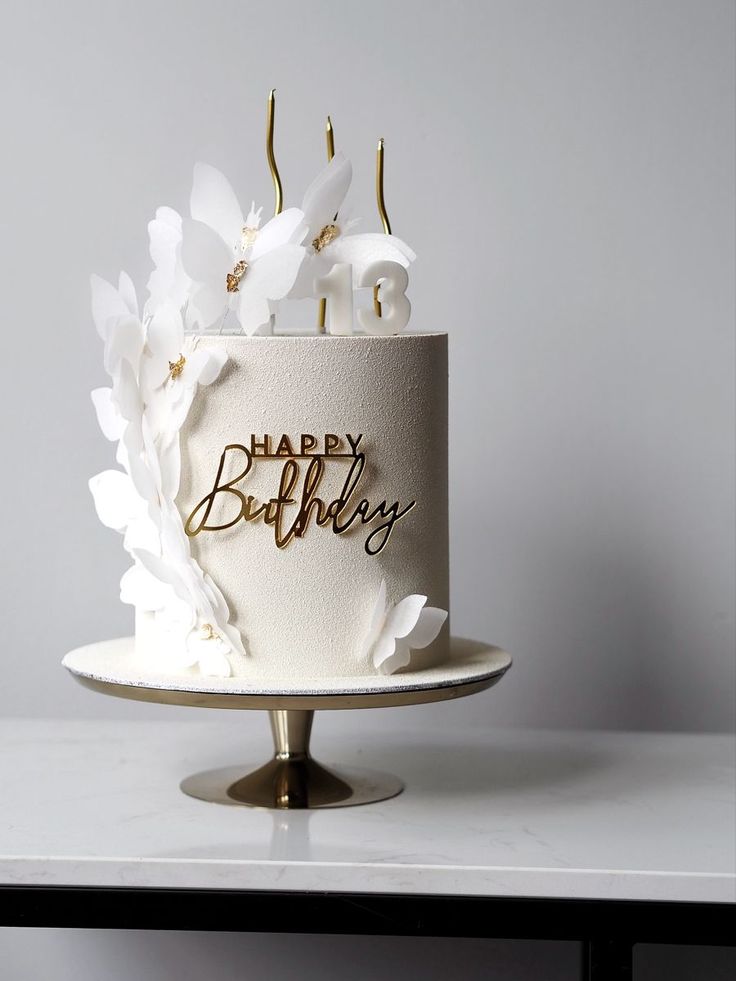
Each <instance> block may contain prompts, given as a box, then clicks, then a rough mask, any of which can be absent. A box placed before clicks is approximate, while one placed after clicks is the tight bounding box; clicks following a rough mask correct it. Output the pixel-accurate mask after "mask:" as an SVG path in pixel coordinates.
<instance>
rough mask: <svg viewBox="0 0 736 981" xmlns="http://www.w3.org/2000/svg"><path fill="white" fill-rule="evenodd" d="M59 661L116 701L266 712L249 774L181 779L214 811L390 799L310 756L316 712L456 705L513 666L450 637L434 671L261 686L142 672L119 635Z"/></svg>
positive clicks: (390, 788)
mask: <svg viewBox="0 0 736 981" xmlns="http://www.w3.org/2000/svg"><path fill="white" fill-rule="evenodd" d="M62 664H63V665H64V667H65V668H67V669H68V670H69V671H70V673H71V674H72V675H73V677H74V678H75V679H76V680H77V681H78V682H79V683H80V684H82V685H84V687H85V688H91V689H92V690H93V691H97V692H102V693H103V694H105V695H115V696H116V697H118V698H128V699H134V700H136V701H142V702H158V703H161V704H165V705H192V706H200V707H202V708H228V709H259V710H265V711H267V712H268V714H269V718H270V722H271V732H272V734H273V741H274V756H273V758H272V759H271V760H269V761H268V762H267V763H265V764H264V765H263V766H260V767H258V769H256V770H253V771H251V772H249V771H248V769H247V768H246V767H244V766H231V767H225V768H222V769H217V770H208V771H205V772H203V773H196V774H194V775H192V776H190V777H187V778H186V779H185V780H183V781H182V783H181V785H180V786H181V789H182V790H183V791H184V793H185V794H188V795H189V796H190V797H197V798H199V799H200V800H206V801H212V802H215V803H218V804H231V805H245V806H248V807H266V808H275V809H279V810H285V809H304V808H310V809H311V808H325V807H350V806H353V805H356V804H368V803H370V802H372V801H380V800H387V799H388V798H390V797H395V796H396V795H397V794H400V793H401V791H402V790H403V789H404V784H403V783H402V781H401V780H400V779H399V778H398V777H396V776H393V775H392V774H388V773H379V772H376V771H373V770H365V769H357V768H353V769H347V768H342V767H341V768H340V769H339V770H337V769H333V768H331V767H326V766H323V765H322V764H321V763H318V762H317V761H316V760H315V759H314V758H313V757H312V756H311V755H310V752H309V741H310V735H311V731H312V724H313V721H314V713H315V711H317V710H323V709H358V708H361V709H362V708H388V707H393V706H398V705H420V704H426V703H428V702H440V701H444V700H446V699H452V698H463V697H464V696H466V695H473V694H475V692H479V691H484V690H485V689H486V688H491V687H492V686H493V685H495V684H497V682H499V681H500V680H501V678H502V677H503V675H504V674H505V673H506V671H508V669H509V667H510V666H511V657H510V656H509V655H508V654H507V653H506V652H505V651H502V650H501V649H500V648H498V647H492V646H490V645H489V644H484V643H481V642H478V641H472V640H465V639H463V638H459V637H453V638H452V639H451V641H450V658H449V660H448V661H447V662H446V663H444V664H443V665H441V666H440V667H434V668H427V669H424V670H418V671H412V672H410V673H407V674H399V675H388V676H385V677H384V676H379V677H370V678H343V679H329V680H327V679H314V681H313V682H311V683H309V682H304V681H301V682H300V683H299V684H298V685H296V684H293V683H291V682H288V681H285V682H283V683H282V684H275V683H274V684H272V685H270V686H268V687H265V686H263V685H256V684H255V683H253V682H251V683H249V682H248V681H247V680H245V679H242V678H217V679H214V678H200V677H194V676H192V677H176V678H172V677H171V676H164V675H154V674H150V673H148V672H146V673H144V672H142V671H141V669H140V665H139V664H136V661H135V657H134V640H133V638H132V637H125V638H121V639H118V640H110V641H102V642H100V643H98V644H90V645H88V646H87V647H80V648H77V649H76V650H74V651H71V652H70V653H69V654H67V655H66V657H65V658H64V660H63V661H62Z"/></svg>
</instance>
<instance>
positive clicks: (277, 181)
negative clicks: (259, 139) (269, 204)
mask: <svg viewBox="0 0 736 981" xmlns="http://www.w3.org/2000/svg"><path fill="white" fill-rule="evenodd" d="M275 114H276V89H271V91H270V92H269V95H268V118H267V120H266V157H267V159H268V169H269V170H270V171H271V179H272V180H273V192H274V197H275V201H274V206H273V213H274V214H275V215H278V214H280V213H281V209H282V208H283V206H284V193H283V189H282V187H281V178H280V177H279V169H278V167H277V166H276V157H275V156H274V152H273V127H274V117H275Z"/></svg>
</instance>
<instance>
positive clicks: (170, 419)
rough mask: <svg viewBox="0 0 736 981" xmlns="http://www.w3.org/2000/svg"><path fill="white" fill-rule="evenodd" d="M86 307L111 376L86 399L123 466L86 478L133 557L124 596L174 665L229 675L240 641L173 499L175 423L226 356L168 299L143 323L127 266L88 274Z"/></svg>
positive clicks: (176, 468)
mask: <svg viewBox="0 0 736 981" xmlns="http://www.w3.org/2000/svg"><path fill="white" fill-rule="evenodd" d="M92 309H93V315H94V319H95V324H96V326H97V330H98V332H99V333H100V336H101V337H102V338H103V340H104V342H105V368H106V370H107V372H108V374H109V375H110V377H111V379H112V386H111V387H110V388H100V389H96V390H95V391H94V392H93V393H92V402H93V404H94V406H95V410H96V412H97V418H98V421H99V424H100V428H101V429H102V432H103V433H104V435H105V436H106V437H107V438H108V439H109V440H111V441H113V442H117V443H118V448H117V453H116V459H117V462H118V463H119V464H120V466H121V468H122V469H120V470H106V471H104V472H103V473H100V474H97V476H95V477H93V478H92V479H91V480H90V482H89V485H90V490H91V491H92V495H93V497H94V501H95V507H96V509H97V513H98V516H99V517H100V520H101V521H102V523H103V524H105V525H106V526H107V527H109V528H113V529H115V530H116V531H119V532H121V533H122V534H123V535H124V539H123V544H124V547H125V549H126V551H128V552H129V553H130V554H131V555H132V556H133V558H134V559H135V564H134V566H133V567H132V568H131V569H129V570H128V571H127V572H126V573H125V575H124V576H123V578H122V581H121V584H120V590H121V592H120V595H121V599H122V600H123V601H124V602H126V603H132V604H133V605H134V606H136V608H137V609H139V610H142V611H148V612H151V613H153V614H154V616H155V617H156V622H157V625H158V626H159V627H160V628H161V634H162V637H163V644H162V646H163V651H162V653H163V654H164V655H165V656H167V657H168V663H169V666H170V667H171V668H172V669H173V670H176V669H181V668H189V667H193V666H195V665H196V666H198V668H199V671H200V672H201V673H203V674H212V675H216V676H227V675H229V674H230V673H231V670H232V666H231V663H230V659H231V658H233V657H235V656H237V655H241V656H243V655H245V650H244V648H243V643H242V640H241V638H240V634H239V633H238V631H237V630H236V629H235V627H234V626H233V625H232V624H230V623H229V611H228V608H227V604H226V602H225V599H224V597H223V596H222V593H221V592H220V591H219V589H218V588H217V586H216V585H215V583H214V582H213V581H212V579H211V578H210V577H209V576H208V575H206V574H205V573H204V572H203V571H202V569H201V568H200V566H199V565H198V564H197V562H196V561H195V559H194V558H193V556H192V555H191V552H190V546H189V539H188V538H187V535H186V533H185V531H184V527H183V524H182V520H181V516H180V514H179V512H178V510H177V508H176V506H175V504H174V498H175V497H176V493H177V491H178V487H179V479H180V456H179V429H180V428H181V426H182V425H183V423H184V420H185V419H186V415H187V412H188V411H189V408H190V406H191V403H192V400H193V398H194V393H195V391H196V388H197V386H198V385H202V384H209V383H211V382H213V381H214V380H215V379H216V378H217V376H218V374H219V373H220V370H221V369H222V367H223V364H224V362H225V356H224V355H223V354H222V353H221V352H214V351H212V352H210V351H204V350H197V348H196V339H190V340H188V341H187V340H186V339H185V337H184V328H183V324H182V319H181V312H180V311H179V310H178V309H177V308H176V307H174V306H172V305H171V304H167V303H164V304H162V305H161V306H160V307H159V308H158V310H157V312H156V314H155V315H154V316H153V317H148V318H147V319H146V321H145V323H142V322H141V320H140V319H139V317H138V304H137V301H136V298H135V290H134V289H133V286H132V283H131V282H130V279H129V278H128V277H127V276H125V275H124V274H123V275H121V277H120V284H119V286H118V288H117V289H116V288H115V287H114V286H112V285H111V284H110V283H107V282H105V281H104V280H102V279H99V277H96V276H94V277H92ZM170 362H171V363H170Z"/></svg>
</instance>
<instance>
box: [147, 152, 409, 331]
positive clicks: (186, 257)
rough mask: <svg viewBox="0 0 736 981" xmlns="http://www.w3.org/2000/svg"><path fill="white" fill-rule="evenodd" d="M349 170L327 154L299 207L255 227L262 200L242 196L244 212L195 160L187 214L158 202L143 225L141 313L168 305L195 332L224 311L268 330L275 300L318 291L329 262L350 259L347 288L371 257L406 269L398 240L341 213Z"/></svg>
mask: <svg viewBox="0 0 736 981" xmlns="http://www.w3.org/2000/svg"><path fill="white" fill-rule="evenodd" d="M351 179H352V166H351V164H350V161H349V160H347V159H346V158H345V156H344V155H343V154H342V153H337V154H335V156H334V157H333V158H332V160H331V161H330V163H329V164H328V165H327V166H326V167H325V168H324V170H323V171H322V173H320V174H319V176H318V177H317V178H316V179H315V180H314V181H313V182H312V184H311V185H310V186H309V188H308V189H307V192H306V194H305V195H304V200H303V201H302V204H301V207H300V208H287V209H286V210H284V211H282V212H281V213H280V214H277V215H275V216H274V217H273V218H271V219H269V221H267V222H266V223H265V224H264V225H263V226H261V212H262V210H263V209H262V208H259V209H258V210H256V208H255V205H251V208H250V210H249V212H248V214H247V215H245V216H244V215H243V211H242V209H241V207H240V204H239V203H238V199H237V197H236V195H235V192H234V191H233V188H232V187H231V185H230V183H229V181H228V180H227V178H226V177H225V176H224V175H223V174H222V173H220V171H219V170H217V169H216V168H215V167H211V166H210V165H208V164H203V163H198V164H197V165H196V166H195V168H194V184H193V187H192V195H191V207H190V211H191V217H190V218H183V219H182V218H181V216H180V215H179V214H178V213H177V212H176V211H174V210H173V209H171V208H159V209H158V210H157V212H156V217H155V219H154V220H153V221H152V222H151V223H150V224H149V226H148V228H149V236H150V249H151V257H152V259H153V262H154V266H155V268H154V271H153V273H152V275H151V278H150V280H149V283H148V288H149V292H150V300H149V304H148V305H147V312H149V313H153V312H154V311H155V310H156V309H158V308H159V307H160V306H161V305H162V304H172V305H173V306H174V307H176V308H178V309H179V310H181V311H182V315H183V318H184V325H185V327H186V328H187V329H188V330H193V331H196V332H197V333H205V332H208V331H218V330H222V329H223V328H224V327H225V325H226V323H227V321H228V319H229V318H230V319H232V318H235V320H236V321H237V324H238V325H239V327H240V329H241V330H242V331H244V332H245V333H247V334H255V333H268V332H271V330H272V325H273V315H274V314H275V312H276V309H277V306H278V303H279V301H281V300H285V299H303V298H307V297H318V296H321V295H324V293H323V292H320V289H319V287H318V285H317V284H318V282H319V281H320V280H322V279H323V278H324V277H325V276H327V275H328V274H329V272H330V270H331V269H332V268H333V266H335V265H339V266H341V267H343V268H344V267H345V266H350V267H351V269H352V288H353V289H357V288H358V287H359V286H363V285H365V280H366V274H367V273H368V272H369V271H370V269H371V268H372V267H375V268H379V267H377V266H376V264H377V263H381V264H385V263H387V262H388V263H396V264H397V265H398V266H400V267H402V269H406V268H407V267H408V266H409V264H410V263H411V262H413V260H414V259H415V258H416V256H415V254H414V252H413V251H412V250H411V249H410V248H409V246H408V245H406V243H405V242H402V241H401V239H399V238H397V237H396V236H394V235H390V234H383V233H379V232H356V231H355V225H356V224H357V222H356V221H354V220H349V221H344V222H343V221H341V219H340V211H341V209H342V207H343V203H344V200H345V196H346V194H347V192H348V189H349V187H350V181H351ZM398 272H400V273H401V272H402V270H401V269H399V270H398Z"/></svg>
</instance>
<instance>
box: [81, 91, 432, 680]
mask: <svg viewBox="0 0 736 981" xmlns="http://www.w3.org/2000/svg"><path fill="white" fill-rule="evenodd" d="M269 113H270V115H269V119H270V123H269V127H268V133H269V140H271V141H272V137H273V125H272V124H273V93H271V96H270V99H269ZM327 136H328V140H327V144H328V152H329V155H330V157H331V159H330V162H329V163H328V165H327V166H326V167H325V168H324V170H323V171H322V172H321V173H320V174H319V175H318V176H317V178H316V179H315V180H314V181H313V182H312V184H311V185H310V186H309V188H308V189H307V191H306V192H305V194H304V197H303V199H302V202H301V205H300V207H290V208H286V209H285V210H283V208H282V195H281V186H280V182H279V179H278V174H277V172H276V167H275V163H274V154H273V144H272V142H271V143H270V145H269V148H268V153H267V157H268V161H269V166H270V168H271V171H272V176H273V178H274V186H275V188H276V201H275V207H274V215H273V217H272V218H270V219H269V220H267V221H265V223H263V222H262V220H261V215H262V210H263V209H256V208H255V205H251V207H250V209H249V210H248V211H246V210H244V209H241V207H240V204H239V203H238V199H237V197H236V195H235V192H234V191H233V188H232V187H231V186H230V184H229V182H228V181H227V180H226V178H225V177H224V176H223V175H222V174H221V173H220V172H219V171H217V170H216V169H215V168H213V167H210V166H208V165H205V164H198V165H196V166H195V169H194V183H193V188H192V195H191V200H190V215H191V217H190V218H182V217H181V216H180V215H179V214H178V213H177V212H175V211H174V210H173V209H171V208H159V209H158V211H157V212H156V216H155V218H154V220H153V221H151V223H150V224H149V241H150V253H151V258H152V260H153V271H152V273H151V275H150V278H149V280H148V284H147V285H148V298H147V300H146V301H145V304H144V305H143V307H142V309H141V307H140V306H139V303H138V298H137V295H136V290H135V288H134V286H133V283H132V282H131V280H130V278H129V277H128V276H126V275H125V274H124V273H123V274H121V275H120V279H119V282H118V284H117V286H114V285H113V284H111V283H108V282H105V281H104V280H102V279H99V278H98V277H93V280H92V308H93V316H94V320H95V325H96V327H97V331H98V333H99V335H100V337H101V338H102V340H103V342H104V366H105V370H106V372H107V374H108V375H109V377H110V380H111V381H110V385H109V387H105V388H99V389H96V390H95V391H94V392H93V393H92V399H93V402H94V405H95V409H96V412H97V417H98V421H99V423H100V427H101V429H102V431H103V433H104V435H105V436H106V437H107V438H108V439H109V440H111V441H112V442H114V443H116V444H117V451H116V462H117V469H111V470H106V471H104V472H103V473H101V474H98V475H97V476H95V477H93V478H92V480H91V481H90V489H91V491H92V494H93V497H94V501H95V506H96V508H97V512H98V514H99V517H100V519H101V520H102V522H103V523H104V524H105V525H107V526H108V527H110V528H113V529H115V530H116V531H118V532H120V533H121V534H122V535H123V546H124V548H125V550H126V551H127V552H128V553H129V555H130V557H131V560H132V564H131V566H130V568H129V569H128V570H127V572H126V573H125V575H124V576H123V579H122V581H121V599H122V600H123V601H124V602H126V603H129V604H131V605H132V606H134V607H135V623H136V626H135V633H136V641H135V646H134V654H133V655H132V656H133V657H134V659H135V662H136V669H137V670H138V671H140V672H141V673H144V674H145V673H146V672H149V671H150V672H151V673H152V674H157V675H159V676H160V675H163V676H170V677H172V678H176V677H188V676H191V675H192V674H199V675H202V676H210V677H218V678H219V677H228V676H235V677H243V678H247V679H250V680H252V681H254V682H258V681H264V682H265V681H268V682H270V683H273V682H277V683H278V682H283V683H284V684H286V683H287V682H288V683H289V685H291V686H292V687H293V686H294V685H295V684H298V683H299V681H300V680H301V679H304V680H306V679H333V680H334V679H340V678H365V677H368V678H370V677H371V676H375V675H376V674H384V675H385V674H390V673H394V672H397V671H416V670H421V669H422V668H431V667H434V666H436V665H438V664H441V663H442V662H443V661H444V660H446V659H447V657H448V655H449V640H448V637H449V631H448V623H447V617H448V609H449V593H448V541H447V337H446V335H444V334H439V333H431V334H417V333H405V334H404V333H402V331H403V330H404V329H405V328H406V326H407V324H408V321H409V316H410V313H411V305H410V302H409V300H408V297H407V295H406V290H407V287H408V282H409V281H408V274H407V271H406V270H407V268H408V267H409V266H410V264H411V262H412V261H413V260H414V259H415V258H416V257H415V255H414V252H413V251H412V250H411V249H410V248H409V246H408V245H406V243H405V242H403V241H402V240H401V239H398V238H397V237H396V236H394V235H392V234H390V228H389V222H388V216H387V214H386V209H385V204H384V200H383V183H382V182H383V141H380V142H379V145H378V150H377V171H376V173H377V204H378V211H379V215H380V218H381V224H382V227H383V231H382V232H375V231H374V232H371V231H367V232H363V231H356V229H355V222H352V221H344V220H343V218H342V217H341V215H342V212H343V204H344V199H345V197H346V194H347V191H348V188H349V185H350V180H351V176H352V169H351V166H350V163H349V161H348V160H347V159H346V158H345V157H344V156H343V155H342V154H341V153H339V152H338V153H337V154H334V156H333V150H334V147H333V142H332V141H333V136H334V134H333V131H332V128H331V124H328V131H327ZM307 299H311V300H312V301H313V302H312V304H311V305H310V309H311V310H312V311H313V317H314V319H313V321H312V324H313V328H312V333H311V334H305V333H304V331H303V330H301V331H299V332H295V331H294V329H293V323H292V316H293V311H294V310H295V309H296V308H295V306H294V305H291V306H290V302H291V301H302V302H303V301H304V300H307Z"/></svg>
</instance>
